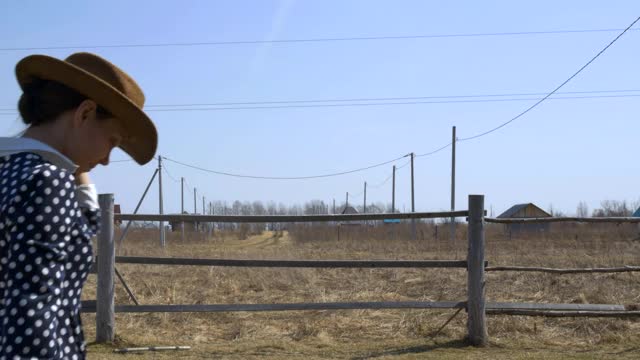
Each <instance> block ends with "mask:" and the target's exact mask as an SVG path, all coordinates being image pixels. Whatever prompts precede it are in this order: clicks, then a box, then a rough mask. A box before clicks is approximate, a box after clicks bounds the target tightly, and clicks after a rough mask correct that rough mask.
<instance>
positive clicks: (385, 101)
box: [0, 90, 640, 115]
mask: <svg viewBox="0 0 640 360" xmlns="http://www.w3.org/2000/svg"><path fill="white" fill-rule="evenodd" d="M620 92H627V93H628V92H640V90H603V91H573V92H564V93H557V94H560V95H564V94H593V93H620ZM545 94H546V93H529V94H488V95H448V96H416V97H389V98H370V99H367V98H360V99H358V98H353V99H331V100H329V99H327V100H292V101H263V102H259V101H257V102H237V103H209V104H172V105H169V104H167V105H149V106H147V107H146V108H145V111H148V112H181V111H220V110H252V109H253V110H256V109H259V110H262V109H286V108H322V107H357V106H384V105H417V104H456V103H485V102H511V101H530V100H539V99H541V98H509V99H479V100H469V99H467V100H443V101H408V102H388V101H391V100H411V99H456V98H458V99H459V98H482V97H502V96H528V95H545ZM626 97H640V94H626V95H625V94H618V95H591V96H563V97H551V98H549V100H576V99H597V98H626ZM362 101H381V102H371V103H358V102H362ZM319 102H354V103H352V104H312V105H309V104H304V105H279V106H278V105H275V106H232V107H207V108H193V106H222V105H225V104H238V105H241V104H265V105H268V104H303V103H319ZM152 106H155V107H175V108H173V109H171V108H169V109H151V108H150V107H152ZM189 107H191V108H189ZM17 114H18V112H17V111H15V110H13V109H10V108H5V109H0V115H17Z"/></svg>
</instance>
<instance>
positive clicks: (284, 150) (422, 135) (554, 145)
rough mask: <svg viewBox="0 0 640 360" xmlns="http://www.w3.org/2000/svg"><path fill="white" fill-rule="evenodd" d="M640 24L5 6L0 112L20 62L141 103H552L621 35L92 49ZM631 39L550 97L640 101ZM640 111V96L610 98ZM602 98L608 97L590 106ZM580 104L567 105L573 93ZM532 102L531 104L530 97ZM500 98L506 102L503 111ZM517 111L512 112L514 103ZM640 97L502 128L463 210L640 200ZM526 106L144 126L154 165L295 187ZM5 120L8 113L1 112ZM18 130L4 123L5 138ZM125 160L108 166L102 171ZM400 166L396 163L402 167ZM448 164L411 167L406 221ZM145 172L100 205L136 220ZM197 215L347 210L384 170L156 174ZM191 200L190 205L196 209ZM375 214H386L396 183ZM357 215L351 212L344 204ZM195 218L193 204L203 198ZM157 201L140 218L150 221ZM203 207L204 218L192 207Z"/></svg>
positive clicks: (267, 113)
mask: <svg viewBox="0 0 640 360" xmlns="http://www.w3.org/2000/svg"><path fill="white" fill-rule="evenodd" d="M639 15H640V2H637V1H608V2H602V1H562V2H557V1H517V2H515V1H485V2H475V1H449V2H427V1H395V2H389V1H322V2H320V1H183V2H158V1H136V2H129V1H126V2H125V1H110V2H82V1H67V2H64V6H62V5H60V3H57V2H36V1H22V2H3V3H2V4H1V5H0V33H2V34H3V36H2V38H1V39H0V49H7V48H38V47H65V46H69V47H71V46H79V48H77V49H50V50H18V51H16V50H0V84H2V86H0V108H2V109H12V108H15V104H16V102H17V99H18V97H19V95H20V92H19V89H18V86H17V84H16V82H15V79H14V73H13V68H14V66H15V64H16V62H17V61H18V60H19V59H21V58H22V57H24V56H26V55H29V54H32V53H43V54H48V55H51V56H55V57H59V58H63V57H66V56H67V55H69V54H70V53H72V52H74V51H80V50H85V51H93V52H96V53H98V54H100V55H101V56H104V57H106V58H107V59H109V60H111V61H113V62H114V63H115V64H117V65H119V66H120V67H121V68H123V69H125V70H126V71H127V72H129V73H130V74H131V75H132V76H133V77H134V78H135V79H136V80H137V81H138V82H139V84H140V85H141V87H142V88H143V89H144V91H145V93H146V95H147V103H148V104H149V105H158V104H194V103H216V102H253V101H291V100H314V99H344V98H383V97H417V96H459V95H486V94H520V93H545V92H549V91H551V90H552V89H554V88H555V87H556V86H558V85H559V84H560V83H562V81H564V80H565V79H567V78H568V77H569V76H570V75H571V74H573V73H574V72H575V71H576V70H577V69H579V68H580V67H581V66H582V65H584V64H585V63H586V62H587V61H588V60H589V59H591V58H592V57H593V56H594V55H595V54H596V53H597V52H598V51H600V50H601V49H602V48H603V47H604V46H606V45H607V44H608V43H609V42H610V41H611V40H612V39H613V38H614V37H615V36H616V35H617V34H618V33H619V31H617V32H616V31H610V32H587V33H566V34H546V35H520V36H482V37H446V38H426V39H425V38H423V39H401V40H377V41H373V40H369V41H334V42H313V43H281V44H273V43H272V44H264V43H263V44H238V45H218V46H211V45H210V46H189V47H186V46H181V47H136V48H90V47H88V46H95V45H122V44H156V43H185V42H212V41H245V40H279V39H313V38H336V37H340V38H342V37H368V36H374V37H375V36H405V35H438V34H477V33H496V32H521V31H555V30H583V29H621V28H625V27H626V26H628V25H629V24H630V23H631V22H632V21H633V20H635V18H636V17H638V16H639ZM637 29H640V26H636V30H634V31H630V32H628V33H627V34H625V35H624V36H623V37H622V38H621V39H620V40H619V41H618V42H617V43H616V44H614V45H613V46H612V47H611V48H610V49H609V50H608V51H606V52H605V53H604V54H603V55H602V56H601V57H600V58H599V59H597V60H596V61H595V62H594V63H593V64H591V66H589V67H588V68H587V69H586V70H585V71H584V72H582V73H581V74H580V75H578V76H577V77H576V78H575V79H574V80H573V81H571V82H570V83H569V84H567V85H566V86H565V87H564V88H563V89H562V90H561V91H563V92H577V91H610V90H640V72H638V70H637V64H638V62H639V60H640V46H639V41H640V31H637ZM611 94H614V95H619V94H626V95H640V91H635V92H626V93H608V95H611ZM600 95H601V94H600ZM574 96H575V95H574ZM532 97H535V96H527V97H524V98H527V99H531V98H532ZM503 98H517V97H515V96H507V97H503ZM520 98H521V97H520ZM639 100H640V97H616V98H590V99H574V100H549V101H546V102H544V103H542V104H541V105H540V106H538V107H537V108H535V109H534V110H533V111H531V112H530V113H528V114H526V115H525V116H523V117H522V118H520V119H518V120H517V121H514V122H513V123H511V124H509V125H508V126H506V127H504V128H502V129H500V130H498V131H496V132H494V133H492V134H490V135H488V136H484V137H482V138H479V139H476V140H472V141H467V142H464V143H459V144H458V161H457V162H458V163H457V187H456V188H457V190H456V192H457V201H456V208H458V209H463V208H466V195H468V194H485V196H486V203H487V208H488V209H489V208H493V209H494V211H495V213H496V214H498V213H500V212H502V211H504V210H506V209H507V208H508V207H510V206H511V205H513V204H515V203H521V202H534V203H536V204H538V205H539V206H541V207H543V208H546V209H548V208H549V206H550V205H551V204H553V207H554V208H555V209H559V210H562V211H563V212H565V213H569V214H571V213H574V212H575V209H576V206H577V204H578V202H579V201H585V202H586V203H587V204H588V206H589V208H590V210H592V209H594V208H596V207H598V206H599V204H600V201H602V200H607V199H610V200H627V201H637V200H638V199H640V191H639V186H638V185H639V184H638V179H639V178H640V167H639V166H638V165H637V160H636V158H637V156H636V149H637V148H638V134H639V133H640V132H639V130H640V122H639V121H638V114H639V111H638V110H640V109H639V108H640V105H639V104H640V103H639ZM534 102H535V100H522V101H504V102H482V103H446V104H414V105H395V106H393V105H386V106H361V107H324V108H285V109H254V110H247V109H244V110H219V111H175V112H157V111H150V112H149V114H150V115H151V116H152V118H153V119H154V121H155V122H156V125H157V127H158V131H159V135H160V143H159V154H161V155H162V156H166V157H168V158H171V159H175V160H178V161H182V162H185V163H189V164H193V165H196V166H200V167H204V168H208V169H215V170H219V171H226V172H233V173H242V174H254V175H265V176H306V175H315V174H323V173H331V172H338V171H343V170H350V169H353V168H359V167H363V166H368V165H371V164H376V163H380V162H384V161H387V160H390V159H394V158H397V157H399V156H401V155H404V154H406V153H409V152H412V151H413V152H415V153H418V154H421V153H427V152H429V151H431V150H434V149H436V148H439V147H440V146H442V145H445V144H447V143H448V142H449V141H450V140H451V127H452V126H457V129H458V136H459V137H461V138H464V137H469V136H473V135H475V134H478V133H481V132H483V131H486V130H489V129H491V128H493V127H495V126H498V125H499V124H501V123H504V122H505V121H508V120H509V119H511V118H512V117H514V116H515V115H517V114H518V113H520V112H522V111H523V110H524V109H526V108H527V107H529V106H531V105H532V104H533V103H534ZM5 112H6V111H5ZM20 129H21V125H20V120H19V119H17V116H16V115H9V116H7V115H0V136H9V135H13V134H16V133H17V132H19V131H20ZM120 159H126V155H125V154H124V153H122V152H121V151H115V152H114V153H113V155H112V160H120ZM402 164H404V160H402V161H399V162H398V163H397V165H399V166H400V165H402ZM450 164H451V159H450V150H449V149H447V150H444V151H442V152H439V153H437V154H434V155H433V156H426V157H421V158H418V159H416V163H415V179H416V208H417V210H420V211H428V210H443V209H447V208H449V206H450V204H449V203H450V198H449V196H450V173H451V170H450V166H451V165H450ZM156 165H157V164H156V163H152V164H148V165H146V166H142V167H140V166H137V165H135V164H134V163H133V162H124V163H114V164H112V165H110V166H108V167H106V168H98V169H96V170H95V171H94V173H93V178H94V179H95V181H96V183H97V186H98V189H99V190H100V192H111V193H114V194H115V196H116V202H118V203H121V204H122V205H123V209H124V211H125V212H130V211H132V210H133V208H134V206H135V204H136V203H137V201H138V198H139V197H140V195H141V194H142V191H143V190H144V188H145V186H146V184H147V182H148V180H149V179H150V177H151V175H152V174H153V171H154V167H155V166H156ZM165 165H166V168H167V170H168V172H169V173H170V174H171V175H172V176H173V177H174V178H177V179H179V177H180V176H184V177H185V178H186V179H187V182H188V184H189V185H191V186H195V187H197V188H198V192H199V194H205V196H206V198H207V199H208V200H212V199H215V200H227V201H233V200H236V199H238V200H262V201H268V200H274V201H276V202H283V203H286V204H292V203H296V202H300V203H301V202H304V201H307V200H311V199H321V200H325V201H329V202H330V201H331V200H332V199H334V198H335V199H337V201H341V200H342V199H344V196H345V193H346V192H347V191H349V192H350V193H351V194H357V193H360V192H361V191H362V187H363V183H364V181H367V182H368V183H369V184H370V185H375V184H379V183H381V182H382V181H384V180H385V179H386V178H387V177H388V176H389V174H390V173H391V165H388V166H384V167H380V168H375V169H371V170H368V171H364V172H360V173H356V174H350V175H345V176H340V177H334V178H325V179H318V180H305V181H274V180H250V179H238V178H231V177H224V176H216V175H212V174H207V173H203V172H200V171H197V170H194V169H190V168H186V167H182V166H180V165H178V164H175V163H171V162H166V163H165ZM408 170H409V167H405V168H403V169H401V170H399V172H398V174H397V204H398V207H399V208H400V209H402V208H403V206H406V209H407V210H408V209H410V183H409V180H410V178H409V171H408ZM164 176H165V177H164V179H163V181H164V185H165V211H167V212H174V211H177V210H179V206H180V187H179V184H178V183H175V182H174V181H173V180H171V179H170V178H169V177H168V176H167V175H166V174H164ZM192 198H193V195H192V193H190V196H188V197H187V199H188V200H187V201H186V204H187V208H188V209H192V207H193V205H192V201H193V200H192ZM368 200H369V201H384V202H390V200H391V183H390V182H388V183H386V184H384V186H382V187H380V188H370V189H369V192H368ZM352 201H354V202H358V203H359V202H361V201H362V197H361V196H360V197H352ZM199 202H201V199H199ZM157 207H158V201H157V188H155V187H154V192H153V193H152V194H150V197H149V198H148V199H147V200H146V201H145V203H144V204H143V207H142V212H146V213H150V212H157ZM198 208H200V204H198Z"/></svg>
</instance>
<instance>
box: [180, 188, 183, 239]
mask: <svg viewBox="0 0 640 360" xmlns="http://www.w3.org/2000/svg"><path fill="white" fill-rule="evenodd" d="M180 215H184V178H183V177H181V178H180ZM180 227H181V229H182V242H184V221H182V222H180Z"/></svg>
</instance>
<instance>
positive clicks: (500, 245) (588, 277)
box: [83, 224, 640, 359]
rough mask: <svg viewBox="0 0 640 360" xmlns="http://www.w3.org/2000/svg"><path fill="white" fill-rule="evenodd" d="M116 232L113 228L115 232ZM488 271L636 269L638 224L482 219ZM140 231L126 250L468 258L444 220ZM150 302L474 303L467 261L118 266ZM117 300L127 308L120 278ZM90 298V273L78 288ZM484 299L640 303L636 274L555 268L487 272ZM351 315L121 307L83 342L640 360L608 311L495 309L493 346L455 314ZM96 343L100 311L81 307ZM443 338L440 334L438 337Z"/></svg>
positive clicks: (250, 355) (189, 354)
mask: <svg viewBox="0 0 640 360" xmlns="http://www.w3.org/2000/svg"><path fill="white" fill-rule="evenodd" d="M338 237H339V239H338ZM116 238H118V234H116ZM486 241H487V251H486V258H487V260H488V261H489V262H490V265H491V266H497V265H523V266H534V265H539V266H550V267H591V266H619V265H637V264H638V263H640V240H638V231H637V228H636V227H632V226H616V225H607V226H596V225H580V226H579V225H565V226H562V225H555V224H554V225H553V226H552V231H551V232H550V233H549V234H547V235H545V234H540V235H530V236H515V235H514V236H512V237H511V238H510V239H509V237H508V236H506V235H505V234H504V231H503V228H502V227H501V226H487V234H486ZM158 242H159V241H158V231H157V230H149V229H135V230H133V231H131V232H130V234H129V235H128V237H127V239H126V241H125V244H124V246H123V247H122V248H119V249H118V254H119V255H130V256H173V257H199V258H233V259H458V260H460V259H465V257H466V246H467V245H466V229H465V226H464V225H459V226H458V231H457V240H456V242H455V244H452V242H451V241H450V240H449V236H448V234H447V233H446V226H443V225H441V226H439V234H438V239H436V238H435V227H434V226H433V225H432V224H420V227H419V231H418V239H417V240H415V241H412V240H410V239H409V231H408V228H407V227H406V225H395V227H389V226H379V227H364V226H363V227H357V228H356V227H352V228H349V229H346V228H343V229H342V230H341V233H340V234H339V236H338V234H337V230H336V228H334V227H329V226H322V225H315V226H310V225H309V226H304V225H298V226H294V227H290V228H289V230H288V231H279V232H272V231H264V232H257V231H253V232H252V231H250V230H249V229H246V228H245V229H242V231H234V232H231V231H228V232H224V233H221V232H216V233H214V234H213V236H211V237H208V238H205V236H204V235H202V234H189V235H188V237H187V239H185V241H182V240H181V239H180V233H173V234H171V233H167V243H168V246H167V247H166V248H165V249H161V248H160V247H159V246H158ZM117 267H118V269H119V270H120V272H121V273H123V275H124V277H125V279H126V281H127V282H128V284H129V286H130V287H131V288H132V290H133V292H134V293H135V294H136V296H137V297H138V299H139V301H140V302H141V303H142V304H225V303H289V302H336V301H383V300H389V301H409V300H425V301H456V300H465V299H466V272H465V270H463V269H424V270H423V269H270V268H231V267H227V268H221V267H195V266H157V265H127V264H120V265H117ZM116 293H117V294H116V304H130V301H129V299H128V297H127V295H126V293H125V292H124V290H123V288H122V287H121V286H120V285H119V284H116ZM83 297H84V298H85V299H94V298H95V276H94V275H92V276H91V277H90V279H89V283H88V284H87V286H86V288H85V292H84V294H83ZM487 300H488V301H492V302H493V301H505V302H507V301H513V302H547V303H553V302H561V303H602V304H638V303H640V274H638V273H620V274H578V275H560V276H558V275H551V274H538V273H517V272H496V273H487ZM453 313H454V311H453V310H343V311H297V312H293V311H291V312H263V313H254V312H251V313H249V312H236V313H208V314H205V313H182V314H163V313H152V314H117V315H116V334H117V335H116V337H117V341H116V343H115V344H113V345H108V346H105V345H96V344H91V345H90V346H89V358H91V359H120V358H125V357H127V358H134V359H173V358H179V359H182V358H184V359H189V358H194V359H209V358H221V359H257V358H261V359H302V358H304V359H429V358H433V359H467V358H468V359H534V358H535V359H592V358H602V359H610V358H622V359H637V358H640V321H639V320H637V319H631V320H629V319H626V320H623V319H610V318H597V319H586V318H553V319H552V318H539V317H522V316H490V317H489V318H488V328H489V336H490V346H489V347H487V348H484V349H476V348H472V347H469V346H467V345H466V344H465V342H464V336H465V332H466V331H465V324H466V314H465V313H464V311H463V312H461V313H460V314H459V315H458V316H457V317H455V318H454V319H453V321H452V322H451V323H450V324H449V325H448V326H447V327H445V328H444V330H442V331H441V332H440V333H439V334H437V335H436V334H434V333H435V331H436V330H437V329H438V328H440V327H441V326H442V325H443V324H444V323H445V321H446V320H447V319H448V318H449V317H450V316H451V315H453ZM83 321H84V324H85V332H86V336H87V340H88V341H92V340H93V339H94V338H95V325H94V324H95V316H94V315H93V314H86V315H83ZM434 335H435V336H434ZM159 345H186V346H191V350H188V351H180V352H176V351H169V352H147V353H143V354H127V355H123V354H113V353H112V352H113V350H114V349H116V348H120V347H138V346H159Z"/></svg>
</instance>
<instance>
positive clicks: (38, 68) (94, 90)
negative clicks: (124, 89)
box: [16, 55, 158, 165]
mask: <svg viewBox="0 0 640 360" xmlns="http://www.w3.org/2000/svg"><path fill="white" fill-rule="evenodd" d="M16 78H17V80H18V84H19V85H20V87H21V88H22V90H24V89H25V86H26V85H28V84H29V83H30V82H32V81H33V80H34V79H44V80H52V81H57V82H59V83H61V84H63V85H66V86H68V87H70V88H71V89H73V90H75V91H77V92H79V93H80V94H82V95H85V96H87V98H89V99H91V100H93V101H95V102H96V103H97V104H98V105H100V106H101V107H102V108H104V109H105V110H107V111H108V112H109V113H110V114H112V115H113V116H114V117H115V118H116V119H118V120H121V123H122V126H123V129H124V131H125V134H122V135H123V140H122V142H121V144H120V146H119V147H120V148H121V149H122V150H123V151H124V152H126V153H127V154H129V155H130V156H131V157H132V158H133V159H134V160H135V161H136V162H137V163H138V164H140V165H144V164H146V163H148V162H149V161H151V159H153V157H154V155H155V153H156V149H157V146H158V132H157V130H156V127H155V125H154V124H153V122H152V121H151V119H150V118H149V117H148V116H147V114H145V113H144V111H142V109H141V108H139V107H138V105H136V104H135V103H133V102H132V101H131V100H129V98H127V97H126V96H125V95H124V94H123V93H121V92H120V91H119V90H117V89H116V88H114V87H113V86H111V85H109V84H108V83H107V82H105V81H103V80H102V79H100V78H98V77H96V76H94V75H92V74H91V73H89V72H87V71H85V70H83V69H81V68H79V67H77V66H75V65H73V64H70V63H68V62H66V61H62V60H59V59H56V58H54V57H50V56H46V55H31V56H28V57H26V58H24V59H22V60H21V61H20V62H19V63H18V64H17V65H16Z"/></svg>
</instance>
